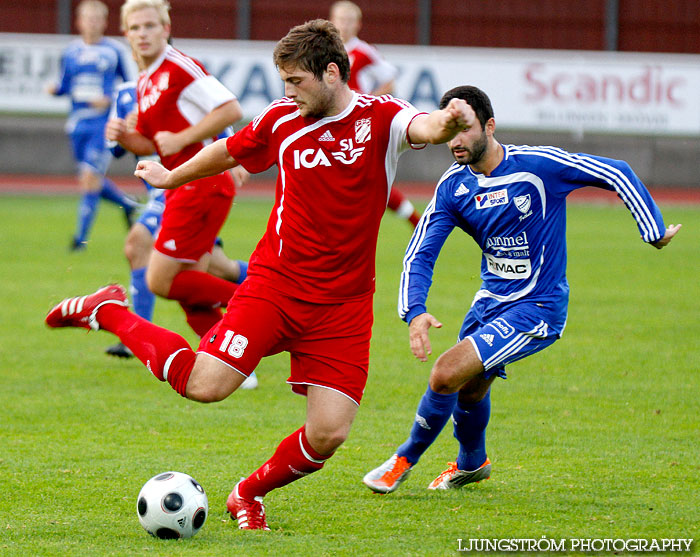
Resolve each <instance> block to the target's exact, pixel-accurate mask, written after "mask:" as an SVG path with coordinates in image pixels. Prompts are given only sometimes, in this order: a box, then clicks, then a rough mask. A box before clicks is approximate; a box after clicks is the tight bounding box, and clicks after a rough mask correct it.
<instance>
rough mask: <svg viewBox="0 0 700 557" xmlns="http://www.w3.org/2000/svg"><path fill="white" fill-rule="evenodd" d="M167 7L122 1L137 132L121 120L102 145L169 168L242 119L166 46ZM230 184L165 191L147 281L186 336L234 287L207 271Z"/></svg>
mask: <svg viewBox="0 0 700 557" xmlns="http://www.w3.org/2000/svg"><path fill="white" fill-rule="evenodd" d="M169 9H170V6H169V5H168V3H167V1H165V0H128V1H127V2H125V3H124V4H123V5H122V8H121V23H122V29H123V31H124V33H125V35H126V38H127V39H128V41H129V44H130V45H131V48H132V51H133V52H134V55H135V56H137V57H138V58H139V59H140V62H141V63H140V66H141V67H144V68H146V69H145V70H144V71H142V72H141V74H140V75H139V79H138V83H137V87H136V92H137V102H138V119H137V124H136V127H135V129H132V128H130V127H128V126H127V125H126V122H125V121H124V120H123V119H112V120H110V122H109V123H108V125H107V130H106V136H107V139H110V140H112V141H117V142H118V143H119V144H120V145H122V146H123V147H124V148H125V149H127V150H129V151H131V152H132V153H135V154H137V155H148V154H151V153H153V152H154V151H156V150H157V152H158V154H159V155H160V159H161V161H162V163H163V165H165V167H167V168H175V167H176V166H178V165H180V164H182V163H183V162H185V161H186V160H188V159H189V158H191V157H192V156H193V155H194V154H195V153H197V152H199V151H200V150H201V149H202V148H203V147H204V146H205V145H208V144H210V143H212V141H214V140H215V139H216V136H217V135H218V134H219V133H221V132H222V131H223V130H224V129H225V128H227V127H228V126H230V125H231V124H233V123H234V122H236V121H238V120H239V119H240V118H241V108H240V105H239V103H238V101H237V100H236V97H235V96H234V94H233V93H231V92H230V91H229V90H228V89H226V87H224V86H223V85H222V84H221V83H220V82H219V81H218V80H217V79H216V78H215V77H214V76H212V75H209V74H208V73H207V71H206V70H205V69H204V67H203V66H202V65H201V64H200V63H199V62H198V61H197V60H195V59H193V58H190V57H189V56H186V55H185V54H183V53H182V52H180V51H178V50H176V49H174V48H173V47H172V46H170V45H169V44H168V37H169V36H170V14H169V12H168V10H169ZM234 195H235V185H234V182H233V178H232V177H231V175H230V173H229V172H222V173H220V174H217V175H215V176H212V177H207V178H202V179H200V180H194V181H192V182H191V183H188V184H187V185H186V186H185V187H183V188H180V189H179V190H176V191H172V192H167V194H166V203H165V211H164V212H163V220H162V225H161V230H160V232H159V234H158V238H157V239H156V242H155V244H154V249H153V251H152V253H151V256H150V259H149V262H148V270H147V273H146V281H147V283H148V287H149V289H150V290H151V291H152V292H153V293H154V294H157V295H158V296H162V297H164V298H168V299H171V300H177V301H178V302H179V303H180V305H181V306H182V308H183V310H184V311H185V315H186V317H187V322H188V323H189V325H190V326H191V327H192V329H193V330H194V331H195V332H196V333H197V334H198V335H199V336H203V335H204V334H205V333H206V332H207V331H208V330H209V329H210V328H211V327H212V326H213V325H214V324H215V323H216V322H218V321H219V319H220V318H221V309H220V308H221V307H225V306H226V304H227V303H228V301H229V299H230V298H231V296H232V295H233V292H234V291H235V289H236V288H237V285H236V284H234V283H231V282H228V281H226V280H224V279H221V278H218V277H215V276H213V275H211V274H208V273H207V272H206V269H207V267H208V263H209V258H210V255H211V254H210V252H211V249H212V246H213V245H214V241H215V239H216V237H217V235H218V233H219V230H220V229H221V227H222V226H223V224H224V222H225V221H226V217H227V216H228V213H229V210H230V208H231V204H232V203H233V197H234Z"/></svg>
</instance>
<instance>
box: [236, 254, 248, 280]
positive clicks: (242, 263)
mask: <svg viewBox="0 0 700 557" xmlns="http://www.w3.org/2000/svg"><path fill="white" fill-rule="evenodd" d="M238 266H239V267H240V268H241V274H240V275H238V280H237V281H236V284H241V283H242V282H243V281H244V280H245V278H246V277H247V276H248V262H247V261H241V260H240V259H239V260H238Z"/></svg>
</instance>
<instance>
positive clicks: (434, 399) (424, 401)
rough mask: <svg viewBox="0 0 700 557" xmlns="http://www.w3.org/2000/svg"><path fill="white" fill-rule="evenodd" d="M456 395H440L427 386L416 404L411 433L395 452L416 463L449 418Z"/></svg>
mask: <svg viewBox="0 0 700 557" xmlns="http://www.w3.org/2000/svg"><path fill="white" fill-rule="evenodd" d="M457 395H458V393H452V394H450V395H441V394H438V393H436V392H434V391H433V390H432V389H431V388H430V386H428V389H427V390H426V391H425V394H424V395H423V398H421V400H420V403H419V404H418V410H417V411H416V420H415V422H414V423H413V428H411V435H410V437H409V438H408V439H407V440H406V442H405V443H404V444H403V445H401V446H400V447H399V449H398V450H397V451H396V454H398V455H399V456H403V457H405V458H406V460H408V462H410V463H411V464H416V463H417V462H418V460H419V459H420V457H421V456H422V455H423V453H424V452H425V451H426V450H428V447H430V445H432V444H433V441H435V439H437V436H438V435H440V432H441V431H442V428H443V427H445V424H446V423H447V420H449V419H450V416H451V415H452V411H453V410H454V409H455V405H456V404H457Z"/></svg>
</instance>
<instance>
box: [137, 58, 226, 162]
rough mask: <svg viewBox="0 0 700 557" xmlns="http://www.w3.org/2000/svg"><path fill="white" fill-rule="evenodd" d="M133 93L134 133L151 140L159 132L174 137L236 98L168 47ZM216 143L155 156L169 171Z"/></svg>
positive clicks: (202, 69)
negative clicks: (135, 107)
mask: <svg viewBox="0 0 700 557" xmlns="http://www.w3.org/2000/svg"><path fill="white" fill-rule="evenodd" d="M136 92H137V99H138V107H139V117H138V123H137V125H136V131H138V132H139V133H140V134H141V135H143V136H145V137H147V138H148V139H150V140H153V137H154V136H155V135H156V133H158V132H160V131H169V132H173V133H177V132H179V131H182V130H184V129H185V128H188V127H190V126H192V125H193V124H197V123H198V122H199V121H200V120H202V118H204V117H205V116H206V115H207V114H209V113H210V112H211V111H212V110H214V109H215V108H217V107H219V106H221V105H222V104H224V103H226V102H229V101H232V100H234V99H235V98H236V96H235V95H234V94H233V93H231V91H229V90H228V89H226V87H224V86H223V85H222V84H221V82H219V80H218V79H216V78H215V77H214V76H212V75H209V73H208V72H207V71H206V70H205V69H204V66H202V64H201V63H200V62H198V61H197V60H195V59H194V58H190V57H189V56H187V55H185V54H183V53H182V52H180V51H179V50H176V49H174V48H173V47H172V46H170V45H167V46H166V47H165V51H164V52H163V54H162V55H161V56H160V58H158V60H156V61H155V62H154V63H153V64H151V65H150V66H149V67H148V69H146V70H145V71H143V72H142V73H141V74H140V75H139V80H138V84H137V86H136ZM215 139H216V138H215V137H212V138H211V140H206V141H204V142H200V143H193V144H191V145H188V146H187V147H185V148H184V149H183V150H182V151H180V152H179V153H176V154H174V155H170V156H167V157H164V156H163V155H161V154H160V153H158V154H159V155H160V160H161V162H162V163H163V166H164V167H165V168H167V169H169V170H172V169H173V168H175V167H176V166H179V165H181V164H182V163H183V162H185V161H187V160H189V159H191V158H192V157H193V156H194V155H195V154H196V153H197V152H199V151H200V150H201V149H202V147H204V145H206V144H208V143H211V141H213V140H215Z"/></svg>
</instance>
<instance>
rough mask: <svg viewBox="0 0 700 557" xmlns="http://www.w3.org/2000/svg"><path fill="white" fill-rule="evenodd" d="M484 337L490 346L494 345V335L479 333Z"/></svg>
mask: <svg viewBox="0 0 700 557" xmlns="http://www.w3.org/2000/svg"><path fill="white" fill-rule="evenodd" d="M479 336H480V337H481V338H482V339H484V342H485V343H486V344H488V345H489V346H493V335H489V334H483V335H479Z"/></svg>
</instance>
